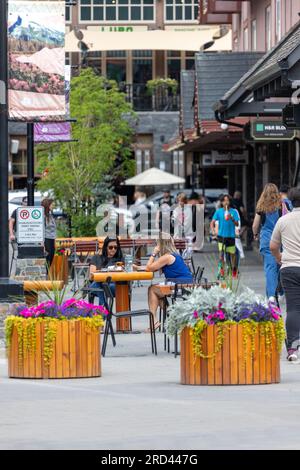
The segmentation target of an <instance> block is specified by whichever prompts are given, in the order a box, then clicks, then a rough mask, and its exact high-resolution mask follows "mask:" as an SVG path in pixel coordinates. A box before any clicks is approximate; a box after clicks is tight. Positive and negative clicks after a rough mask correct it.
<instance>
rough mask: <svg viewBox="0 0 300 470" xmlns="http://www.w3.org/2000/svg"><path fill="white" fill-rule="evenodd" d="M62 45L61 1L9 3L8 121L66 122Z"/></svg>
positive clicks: (62, 12) (62, 13) (63, 5)
mask: <svg viewBox="0 0 300 470" xmlns="http://www.w3.org/2000/svg"><path fill="white" fill-rule="evenodd" d="M64 44H65V2H64V1H58V0H54V1H53V0H52V1H39V0H32V1H23V0H10V1H9V14H8V47H9V83H8V97H9V117H10V119H13V120H16V121H59V120H64V119H65V118H66V101H65V49H64Z"/></svg>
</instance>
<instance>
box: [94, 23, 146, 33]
mask: <svg viewBox="0 0 300 470" xmlns="http://www.w3.org/2000/svg"><path fill="white" fill-rule="evenodd" d="M87 30H89V31H101V33H133V32H137V31H148V26H134V25H130V26H129V25H124V26H120V25H109V26H107V25H105V26H102V25H101V26H88V27H87Z"/></svg>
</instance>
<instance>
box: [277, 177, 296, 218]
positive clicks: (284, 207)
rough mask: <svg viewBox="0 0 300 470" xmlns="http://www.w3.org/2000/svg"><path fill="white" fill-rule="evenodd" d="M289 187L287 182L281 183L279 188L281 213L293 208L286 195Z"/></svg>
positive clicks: (283, 213)
mask: <svg viewBox="0 0 300 470" xmlns="http://www.w3.org/2000/svg"><path fill="white" fill-rule="evenodd" d="M289 190H290V188H289V186H288V185H287V184H283V185H281V186H280V188H279V193H280V198H281V202H282V215H285V214H287V213H288V212H291V211H292V210H293V204H292V201H291V200H290V199H289V197H288V192H289Z"/></svg>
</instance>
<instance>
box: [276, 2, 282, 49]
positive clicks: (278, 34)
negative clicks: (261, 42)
mask: <svg viewBox="0 0 300 470" xmlns="http://www.w3.org/2000/svg"><path fill="white" fill-rule="evenodd" d="M281 7H282V3H281V0H275V38H276V43H277V42H279V41H280V40H281V38H282V32H281V25H282V15H281ZM278 13H279V15H278ZM278 20H279V21H278ZM278 26H279V28H278Z"/></svg>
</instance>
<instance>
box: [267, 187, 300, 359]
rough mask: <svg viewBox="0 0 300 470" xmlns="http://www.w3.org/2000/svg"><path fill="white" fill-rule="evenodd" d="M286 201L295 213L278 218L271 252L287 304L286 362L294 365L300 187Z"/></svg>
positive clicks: (299, 322)
mask: <svg viewBox="0 0 300 470" xmlns="http://www.w3.org/2000/svg"><path fill="white" fill-rule="evenodd" d="M289 199H290V200H291V202H292V204H293V207H294V209H293V211H292V212H289V213H288V214H286V215H284V216H283V217H280V219H279V220H278V222H277V224H276V225H275V228H274V231H273V234H272V238H271V242H270V250H271V252H272V254H273V256H274V257H275V258H276V260H277V262H278V263H279V264H280V265H281V269H280V278H281V284H282V287H283V289H284V293H285V296H286V304H287V319H286V330H287V349H288V360H289V361H295V360H297V359H298V355H297V352H298V348H299V345H300V341H299V336H300V187H299V188H292V189H291V191H290V192H289ZM281 247H282V251H281Z"/></svg>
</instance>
